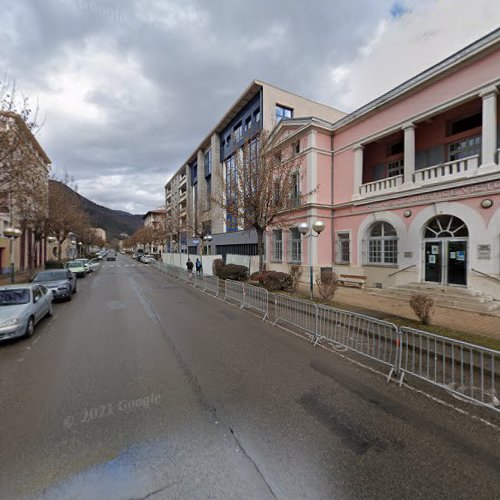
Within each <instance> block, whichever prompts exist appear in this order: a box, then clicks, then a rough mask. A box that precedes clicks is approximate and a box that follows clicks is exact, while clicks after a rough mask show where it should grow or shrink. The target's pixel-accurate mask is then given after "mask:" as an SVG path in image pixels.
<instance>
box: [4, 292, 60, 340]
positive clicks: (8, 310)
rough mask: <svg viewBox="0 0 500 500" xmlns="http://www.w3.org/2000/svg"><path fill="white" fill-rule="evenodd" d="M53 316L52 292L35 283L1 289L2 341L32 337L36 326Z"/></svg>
mask: <svg viewBox="0 0 500 500" xmlns="http://www.w3.org/2000/svg"><path fill="white" fill-rule="evenodd" d="M45 316H52V292H50V291H49V290H48V289H47V288H45V287H44V286H42V285H38V284H35V283H29V284H22V285H21V284H20V285H7V286H2V287H0V340H6V339H13V338H15V337H22V336H26V337H31V336H32V335H33V332H34V331H35V325H36V324H37V323H38V322H39V321H40V320H41V319H42V318H44V317H45Z"/></svg>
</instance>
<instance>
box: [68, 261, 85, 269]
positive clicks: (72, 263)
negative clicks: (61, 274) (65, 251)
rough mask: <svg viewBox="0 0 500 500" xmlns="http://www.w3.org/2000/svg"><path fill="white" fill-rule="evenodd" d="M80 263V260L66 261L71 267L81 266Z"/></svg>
mask: <svg viewBox="0 0 500 500" xmlns="http://www.w3.org/2000/svg"><path fill="white" fill-rule="evenodd" d="M82 265H83V264H82V263H81V262H68V264H67V266H68V267H69V268H72V267H82Z"/></svg>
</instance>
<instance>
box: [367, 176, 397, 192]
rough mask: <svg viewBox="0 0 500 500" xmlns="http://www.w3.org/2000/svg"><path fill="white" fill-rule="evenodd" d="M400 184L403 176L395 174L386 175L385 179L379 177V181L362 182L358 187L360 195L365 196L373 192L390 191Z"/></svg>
mask: <svg viewBox="0 0 500 500" xmlns="http://www.w3.org/2000/svg"><path fill="white" fill-rule="evenodd" d="M402 184H403V176H402V175H395V176H394V177H386V178H385V179H380V180H379V181H375V182H368V183H367V184H362V185H361V187H360V188H359V192H360V194H361V195H362V196H363V195H364V196H366V195H370V194H375V193H381V192H386V191H392V190H395V189H397V188H398V187H399V186H401V185H402Z"/></svg>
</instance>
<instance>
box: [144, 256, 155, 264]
mask: <svg viewBox="0 0 500 500" xmlns="http://www.w3.org/2000/svg"><path fill="white" fill-rule="evenodd" d="M142 262H144V264H152V263H154V262H156V259H155V258H154V257H153V256H152V255H146V256H145V257H143V259H142Z"/></svg>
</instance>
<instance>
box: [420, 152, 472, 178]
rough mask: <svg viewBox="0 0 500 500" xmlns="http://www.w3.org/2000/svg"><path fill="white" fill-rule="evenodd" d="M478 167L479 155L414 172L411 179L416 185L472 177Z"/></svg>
mask: <svg viewBox="0 0 500 500" xmlns="http://www.w3.org/2000/svg"><path fill="white" fill-rule="evenodd" d="M478 167H479V155H474V156H469V157H468V158H461V159H460V160H455V161H449V162H447V163H441V164H440V165H434V166H432V167H427V168H422V169H420V170H416V171H415V173H414V174H413V179H414V182H415V183H416V184H420V183H426V184H427V183H433V182H440V181H443V180H447V179H452V178H454V177H464V176H465V175H474V173H475V171H476V170H477V169H478Z"/></svg>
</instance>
